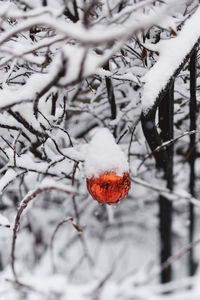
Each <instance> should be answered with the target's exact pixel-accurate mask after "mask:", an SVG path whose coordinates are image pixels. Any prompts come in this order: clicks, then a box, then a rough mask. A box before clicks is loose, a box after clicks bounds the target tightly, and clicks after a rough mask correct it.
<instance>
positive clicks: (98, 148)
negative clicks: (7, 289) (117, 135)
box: [85, 128, 129, 178]
mask: <svg viewBox="0 0 200 300" xmlns="http://www.w3.org/2000/svg"><path fill="white" fill-rule="evenodd" d="M128 169H129V168H128V162H127V159H126V156H125V154H124V153H123V152H122V150H121V149H120V147H119V145H117V144H116V143H115V139H114V137H113V136H112V134H111V133H110V131H109V130H108V129H106V128H101V129H98V130H95V134H94V135H93V137H92V139H91V142H90V143H89V146H88V152H87V154H86V157H85V172H86V177H87V178H90V177H93V176H94V177H98V176H99V175H101V174H103V173H105V172H115V173H116V174H117V175H118V176H122V174H123V173H124V172H128Z"/></svg>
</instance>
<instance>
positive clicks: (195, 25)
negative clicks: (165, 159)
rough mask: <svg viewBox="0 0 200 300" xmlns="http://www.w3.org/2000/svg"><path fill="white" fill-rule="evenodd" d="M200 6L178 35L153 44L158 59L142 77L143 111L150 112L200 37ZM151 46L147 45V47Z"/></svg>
mask: <svg viewBox="0 0 200 300" xmlns="http://www.w3.org/2000/svg"><path fill="white" fill-rule="evenodd" d="M199 20H200V7H199V8H198V9H197V10H196V12H195V13H194V15H193V16H192V17H191V18H190V19H189V20H187V21H186V23H185V25H184V26H183V28H182V30H181V32H180V33H179V34H178V36H177V37H175V38H171V39H170V40H162V41H161V42H160V43H159V44H157V45H153V49H154V51H158V52H159V58H158V61H157V62H156V63H155V65H154V66H153V67H152V68H151V69H150V71H149V72H147V73H146V75H145V76H144V77H143V78H142V81H144V82H145V85H144V89H143V93H142V106H143V112H144V113H145V114H146V113H148V111H149V109H150V108H151V107H152V106H153V105H154V103H155V100H156V98H157V97H158V95H159V93H160V92H161V91H162V90H163V89H164V88H165V86H166V85H167V83H168V81H169V79H170V78H171V77H172V76H173V74H174V72H175V71H176V70H177V68H178V67H179V66H180V65H181V63H182V62H183V60H184V58H185V56H186V55H187V54H188V53H189V52H190V51H191V49H192V48H193V46H194V45H195V43H196V42H197V40H198V39H199V37H200V26H199ZM148 47H149V48H151V46H149V45H147V48H148Z"/></svg>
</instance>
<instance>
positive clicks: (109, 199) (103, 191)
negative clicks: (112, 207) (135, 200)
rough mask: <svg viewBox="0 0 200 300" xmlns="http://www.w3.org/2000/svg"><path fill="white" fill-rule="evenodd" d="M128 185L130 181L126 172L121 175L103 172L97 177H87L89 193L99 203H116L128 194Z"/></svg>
mask: <svg viewBox="0 0 200 300" xmlns="http://www.w3.org/2000/svg"><path fill="white" fill-rule="evenodd" d="M130 187H131V181H130V177H129V174H128V173H123V175H122V176H117V175H116V174H115V173H104V174H102V175H100V176H99V177H91V178H87V188H88V191H89V193H90V194H91V196H92V198H93V199H94V200H97V201H98V202H100V203H106V204H114V203H117V202H118V201H120V200H122V199H123V198H124V197H125V196H126V195H127V194H128V191H129V189H130Z"/></svg>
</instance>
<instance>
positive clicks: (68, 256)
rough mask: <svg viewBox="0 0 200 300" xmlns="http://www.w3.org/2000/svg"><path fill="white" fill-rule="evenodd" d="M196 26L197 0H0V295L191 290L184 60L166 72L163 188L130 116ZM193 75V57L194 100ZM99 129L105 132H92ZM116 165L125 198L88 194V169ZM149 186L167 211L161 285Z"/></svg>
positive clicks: (150, 101)
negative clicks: (170, 161)
mask: <svg viewBox="0 0 200 300" xmlns="http://www.w3.org/2000/svg"><path fill="white" fill-rule="evenodd" d="M199 25H200V7H199V1H197V0H193V1H192V0H190V1H189V0H188V1H186V0H177V1H173V0H164V1H153V0H143V1H142V0H141V1H139V0H138V1H137V0H136V1H133V0H101V1H97V0H94V1H89V0H85V1H83V0H69V1H67V0H46V1H45V0H34V1H29V0H23V1H22V0H11V1H4V0H1V1H0V114H1V116H0V172H1V176H0V191H1V197H0V299H2V300H22V299H27V300H40V299H43V300H44V299H46V300H55V299H56V300H66V299H69V300H102V299H104V300H114V299H115V300H128V299H132V300H133V299H134V300H162V299H169V300H172V299H173V300H179V299H180V300H196V299H199V297H200V287H199V281H200V270H199V258H200V251H199V249H200V246H199V244H198V243H200V241H199V235H200V233H199V230H198V227H199V221H198V218H199V207H200V203H199V201H198V199H199V197H200V189H199V176H200V173H199V152H198V150H199V149H198V142H199V132H198V128H197V133H196V135H195V136H196V142H197V143H196V147H197V159H196V197H195V198H194V197H192V196H191V195H190V194H189V189H188V186H189V164H188V155H189V154H188V153H189V134H187V133H186V134H183V133H185V132H188V131H189V128H190V127H189V100H190V95H189V70H188V63H186V64H185V65H184V66H183V67H182V70H181V72H180V73H179V75H178V76H177V78H176V81H175V92H174V96H175V122H174V136H175V137H180V138H179V139H177V141H176V142H175V143H174V147H175V157H174V192H170V191H169V190H168V189H167V188H166V182H165V181H164V180H163V179H162V178H163V174H162V172H161V171H158V170H157V169H156V167H155V160H154V158H153V157H152V155H149V154H150V149H149V147H148V145H147V142H146V140H145V138H144V135H143V131H142V127H141V122H140V118H141V112H143V113H144V114H147V113H148V112H149V110H150V109H151V108H152V106H153V105H154V104H155V100H156V98H157V97H158V95H159V93H160V92H161V91H162V90H163V89H164V88H165V86H166V84H167V83H168V81H169V79H170V78H171V76H173V74H174V72H175V71H176V70H177V68H178V67H179V66H180V65H181V63H182V62H183V60H184V59H185V57H186V56H187V55H188V54H189V53H190V51H191V50H192V48H193V47H194V45H195V44H196V43H198V39H199V37H200V26H199ZM197 58H198V56H197ZM198 75H199V61H198V60H197V110H198V111H199V84H200V81H199V77H198ZM197 124H199V115H197ZM99 128H107V130H109V132H110V134H108V131H107V130H106V131H104V132H105V135H104V133H103V134H102V135H101V136H100V137H98V140H97V141H96V142H94V141H95V140H93V144H92V143H90V141H91V139H92V137H93V136H94V134H95V132H96V130H97V129H99ZM102 132H103V131H102ZM111 133H112V134H113V137H114V138H113V137H112V136H111ZM114 140H115V142H116V143H117V144H118V146H119V147H120V149H121V151H122V152H123V153H124V155H125V157H126V159H125V160H124V155H122V152H121V151H119V152H117V154H116V155H115V145H116V144H115V143H114ZM113 145H114V146H113ZM101 147H102V148H104V149H105V150H106V152H105V153H106V155H105V157H103V156H101V157H100V154H99V153H101ZM113 148H114V150H113ZM111 150H113V151H114V154H113V152H112V151H111ZM119 153H120V154H119ZM98 159H99V160H98ZM85 160H86V166H85ZM96 162H97V164H96ZM127 162H128V163H129V173H130V178H131V190H130V191H129V194H128V197H126V198H125V199H123V200H122V201H120V203H119V204H118V205H116V206H106V205H100V204H99V203H98V202H97V201H95V200H93V199H92V197H91V196H90V195H89V193H88V191H87V188H86V175H87V174H89V176H90V175H91V174H94V173H97V174H98V172H100V173H101V171H102V170H103V169H105V168H106V167H107V165H109V166H112V165H113V164H114V165H117V168H118V170H119V172H124V170H125V171H126V170H127V168H128V166H127ZM101 168H102V169H101ZM159 195H165V197H168V198H169V200H170V201H172V202H173V210H174V212H173V257H172V258H171V260H170V261H169V263H170V264H172V266H173V281H171V282H169V283H166V284H163V285H161V284H160V272H161V267H160V266H159V253H160V242H159V229H158V224H159V219H158V217H159V212H158V197H159ZM189 203H193V204H194V206H195V215H196V226H195V239H194V241H196V243H195V245H194V246H195V247H194V250H195V262H196V265H195V267H196V270H195V274H194V276H192V277H190V276H189V275H188V227H189V224H190V220H189V218H188V216H189V212H188V207H189Z"/></svg>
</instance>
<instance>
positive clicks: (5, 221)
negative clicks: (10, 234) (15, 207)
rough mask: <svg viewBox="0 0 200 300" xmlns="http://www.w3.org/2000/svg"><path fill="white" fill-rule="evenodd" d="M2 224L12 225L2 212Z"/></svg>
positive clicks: (0, 219) (0, 215)
mask: <svg viewBox="0 0 200 300" xmlns="http://www.w3.org/2000/svg"><path fill="white" fill-rule="evenodd" d="M0 226H10V222H9V221H8V219H7V218H6V217H4V216H3V215H2V214H0Z"/></svg>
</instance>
